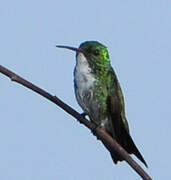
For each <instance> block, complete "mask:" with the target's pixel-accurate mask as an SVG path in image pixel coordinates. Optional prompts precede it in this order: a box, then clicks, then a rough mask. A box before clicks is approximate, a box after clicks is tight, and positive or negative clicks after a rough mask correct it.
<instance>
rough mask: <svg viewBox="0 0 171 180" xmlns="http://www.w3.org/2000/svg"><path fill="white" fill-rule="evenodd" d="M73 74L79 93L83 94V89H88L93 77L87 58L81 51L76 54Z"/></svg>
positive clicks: (93, 80) (93, 79) (92, 83)
mask: <svg viewBox="0 0 171 180" xmlns="http://www.w3.org/2000/svg"><path fill="white" fill-rule="evenodd" d="M74 74H75V82H76V86H77V88H78V91H79V94H80V95H83V93H84V91H87V90H90V88H91V87H92V86H93V85H94V82H95V77H94V75H93V74H92V73H91V68H90V67H89V64H88V62H87V59H86V57H85V56H84V54H83V53H79V54H78V56H77V64H76V67H75V72H74Z"/></svg>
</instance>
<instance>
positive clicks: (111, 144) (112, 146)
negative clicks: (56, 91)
mask: <svg viewBox="0 0 171 180" xmlns="http://www.w3.org/2000/svg"><path fill="white" fill-rule="evenodd" d="M0 72H1V73H2V74H4V75H6V76H8V77H9V78H10V79H11V80H12V81H15V82H17V83H19V84H22V85H23V86H25V87H27V88H29V89H31V90H33V91H35V92H36V93H38V94H40V95H41V96H43V97H45V98H46V99H48V100H50V101H51V102H53V103H55V104H56V105H57V106H59V107H60V108H62V109H63V110H64V111H66V112H67V113H68V114H70V115H71V116H73V117H75V118H76V119H77V120H78V121H79V122H80V123H82V124H84V125H85V126H86V127H87V128H89V129H90V130H91V131H94V129H95V128H96V126H95V125H94V124H93V123H91V122H90V121H88V120H87V119H85V118H84V117H83V116H82V115H81V114H79V113H78V112H77V111H75V110H74V109H73V108H71V107H70V106H68V105H67V104H65V103H64V102H62V101H61V100H60V99H59V98H58V97H56V96H52V95H51V94H49V93H48V92H46V91H44V90H43V89H41V88H39V87H37V86H35V85H34V84H32V83H30V82H29V81H27V80H25V79H23V78H22V77H20V76H19V75H17V74H15V73H14V72H12V71H10V70H8V69H6V68H5V67H3V66H1V65H0ZM95 135H96V136H97V137H98V139H100V140H101V141H102V142H105V144H107V148H108V150H109V151H110V152H117V153H118V154H119V155H121V156H122V157H123V158H124V159H125V161H127V163H128V164H129V165H130V166H131V167H132V168H133V169H134V170H135V171H136V172H137V173H138V174H139V175H140V176H141V177H142V179H144V180H152V178H151V177H150V176H149V175H148V174H147V173H146V172H145V171H144V170H143V169H142V168H141V167H140V165H138V164H137V163H136V162H135V161H134V160H133V159H132V158H131V156H130V155H129V154H128V153H127V152H126V151H125V150H124V149H123V148H122V147H121V146H120V145H119V144H118V143H117V142H116V141H115V139H113V138H112V137H111V136H110V135H109V134H108V133H107V132H105V131H104V130H103V129H102V128H97V129H96V131H95Z"/></svg>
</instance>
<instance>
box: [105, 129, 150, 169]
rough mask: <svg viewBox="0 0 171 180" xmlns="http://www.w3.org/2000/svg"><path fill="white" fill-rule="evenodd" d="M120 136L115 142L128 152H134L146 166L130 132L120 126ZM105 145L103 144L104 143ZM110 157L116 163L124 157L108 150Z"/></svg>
mask: <svg viewBox="0 0 171 180" xmlns="http://www.w3.org/2000/svg"><path fill="white" fill-rule="evenodd" d="M121 132H122V133H121V137H120V138H117V139H116V140H117V142H118V143H119V144H120V145H121V146H122V147H123V148H124V149H125V150H126V151H127V152H128V153H129V154H134V155H135V156H136V157H137V158H138V159H139V160H140V161H141V162H142V163H144V165H145V166H146V167H148V166H147V163H146V162H145V160H144V158H143V156H142V155H141V153H140V152H139V150H138V148H137V147H136V145H135V144H134V141H133V140H132V138H131V136H130V134H129V133H128V132H127V131H126V130H125V128H122V131H121ZM104 145H105V144H104ZM105 147H107V145H105ZM110 154H111V157H112V159H113V162H114V163H115V164H117V162H118V161H123V160H124V159H123V158H122V157H121V156H120V155H119V154H118V153H114V152H110Z"/></svg>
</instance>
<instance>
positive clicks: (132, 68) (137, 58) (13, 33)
mask: <svg viewBox="0 0 171 180" xmlns="http://www.w3.org/2000/svg"><path fill="white" fill-rule="evenodd" d="M0 24H1V26H0V50H1V53H0V64H1V65H3V66H5V67H7V68H9V69H11V70H13V71H15V72H16V73H18V74H19V75H21V76H22V77H24V78H26V79H27V80H29V81H31V82H33V83H35V84H37V85H38V86H40V87H41V88H44V89H45V90H47V91H48V92H50V93H51V94H53V95H57V96H58V97H60V98H61V99H62V100H63V101H65V102H66V103H68V104H69V105H71V106H72V107H73V108H75V109H76V110H77V111H79V112H82V110H81V108H80V107H79V106H78V104H77V102H76V100H75V96H74V90H73V69H74V66H75V53H73V52H71V51H67V50H62V49H57V48H56V47H55V45H56V44H62V45H70V46H75V47H78V46H79V44H80V43H81V42H83V41H85V40H98V41H99V42H101V43H103V44H104V45H106V46H107V47H108V50H109V52H110V57H111V62H112V65H113V67H114V69H115V71H116V73H117V75H118V77H119V80H120V83H121V86H122V89H123V92H124V96H125V101H126V112H127V118H128V120H129V124H130V129H131V135H132V137H133V139H134V141H135V144H136V145H137V147H138V148H139V150H140V151H141V153H142V154H143V156H144V158H145V160H146V162H147V163H148V165H149V168H148V169H146V168H145V167H144V166H143V165H142V164H141V163H140V161H138V160H137V159H136V158H135V160H136V161H138V162H139V163H140V164H141V165H142V167H143V168H144V169H145V170H146V171H147V172H148V173H149V174H150V175H151V176H152V177H153V179H155V180H161V179H171V165H170V161H171V155H170V153H171V140H170V138H171V132H170V128H171V109H170V107H171V84H170V82H171V80H170V78H171V71H170V69H171V46H170V42H171V1H170V0H143V1H137V0H129V1H127V0H120V1H116V0H105V1H104V0H102V1H97V0H94V1H92V0H87V1H80V0H73V1H66V0H62V1H59V0H56V1H55V0H41V1H40V0H37V1H35V0H34V1H33V0H29V1H24V0H15V1H12V0H1V1H0ZM0 90H1V93H0V99H1V101H0V117H1V118H0V144H1V146H0V179H1V180H54V179H61V180H66V179H68V180H80V179H82V180H87V179H99V180H106V179H107V180H121V179H122V180H123V179H131V180H133V179H135V180H136V179H141V178H140V177H139V176H138V175H137V174H136V173H135V172H134V171H133V170H132V169H131V168H130V166H129V165H128V164H127V163H125V162H122V163H119V164H118V165H114V164H113V162H112V160H111V157H110V155H109V153H108V152H107V150H106V149H105V148H104V147H103V145H102V144H101V143H100V142H99V141H97V140H96V138H95V137H94V136H93V135H92V134H91V132H90V131H89V130H88V129H87V128H85V127H84V126H83V125H80V123H78V122H77V121H76V120H75V119H74V118H73V117H71V116H70V115H68V114H67V113H65V112H64V111H63V110H61V109H60V108H58V107H57V106H55V105H54V104H52V103H51V102H49V101H48V100H46V99H44V98H43V97H41V96H39V95H37V94H36V93H33V92H32V91H30V90H28V89H26V88H24V87H22V86H20V85H18V84H16V83H12V82H11V81H10V80H9V79H8V78H7V77H5V76H4V75H2V74H0ZM133 157H134V156H133Z"/></svg>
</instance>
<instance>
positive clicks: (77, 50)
mask: <svg viewBox="0 0 171 180" xmlns="http://www.w3.org/2000/svg"><path fill="white" fill-rule="evenodd" d="M56 47H57V48H65V49H69V50H72V51H75V52H78V53H79V52H80V53H83V54H84V51H83V50H82V49H79V48H75V47H70V46H61V45H57V46H56Z"/></svg>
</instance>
